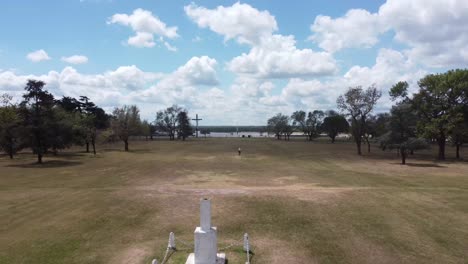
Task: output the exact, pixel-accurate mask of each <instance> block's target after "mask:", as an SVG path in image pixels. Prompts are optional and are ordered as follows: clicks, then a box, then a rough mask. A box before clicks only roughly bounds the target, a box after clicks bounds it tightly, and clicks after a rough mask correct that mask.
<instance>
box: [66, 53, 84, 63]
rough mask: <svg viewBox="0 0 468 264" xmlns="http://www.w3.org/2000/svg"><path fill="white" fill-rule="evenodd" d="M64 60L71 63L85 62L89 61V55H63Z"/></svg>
mask: <svg viewBox="0 0 468 264" xmlns="http://www.w3.org/2000/svg"><path fill="white" fill-rule="evenodd" d="M62 61H64V62H67V63H70V64H84V63H87V62H88V57H86V56H83V55H73V56H70V57H62Z"/></svg>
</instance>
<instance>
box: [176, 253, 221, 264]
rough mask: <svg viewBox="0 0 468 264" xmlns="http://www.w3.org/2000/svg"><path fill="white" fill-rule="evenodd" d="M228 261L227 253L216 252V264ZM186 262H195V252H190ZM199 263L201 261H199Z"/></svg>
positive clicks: (186, 263) (193, 263) (187, 263)
mask: <svg viewBox="0 0 468 264" xmlns="http://www.w3.org/2000/svg"><path fill="white" fill-rule="evenodd" d="M225 263H226V254H225V253H218V254H216V264H225ZM185 264H195V254H194V253H190V255H189V256H188V258H187V261H186V262H185ZM197 264H199V263H197ZM200 264H211V263H200Z"/></svg>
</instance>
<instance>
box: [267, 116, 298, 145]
mask: <svg viewBox="0 0 468 264" xmlns="http://www.w3.org/2000/svg"><path fill="white" fill-rule="evenodd" d="M267 123H268V125H267V126H268V131H270V132H272V133H274V134H275V136H276V138H277V139H278V140H279V139H281V136H282V135H284V139H285V140H286V139H289V136H290V135H291V134H292V126H291V125H290V124H289V123H290V118H289V117H288V116H286V115H283V114H281V113H278V114H277V115H275V116H273V117H271V118H270V119H268V122H267Z"/></svg>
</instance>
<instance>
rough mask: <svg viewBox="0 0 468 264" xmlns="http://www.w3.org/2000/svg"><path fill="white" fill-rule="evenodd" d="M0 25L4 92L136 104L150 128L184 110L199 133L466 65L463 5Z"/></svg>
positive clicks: (32, 7)
mask: <svg viewBox="0 0 468 264" xmlns="http://www.w3.org/2000/svg"><path fill="white" fill-rule="evenodd" d="M409 2H410V3H409ZM0 25H1V26H0V29H1V30H0V32H1V35H0V93H4V92H6V93H9V94H12V95H14V96H15V97H16V98H17V99H18V98H19V96H20V94H21V92H22V89H23V87H24V84H25V81H26V80H27V79H28V78H37V79H43V80H44V81H45V82H47V83H48V85H47V89H49V90H50V91H51V92H53V93H54V95H56V96H57V97H60V96H63V95H68V96H79V95H82V94H83V95H87V96H88V97H90V98H91V99H92V100H94V101H95V102H96V103H98V104H100V105H102V106H103V107H105V109H106V110H107V111H111V110H112V109H113V108H114V107H116V106H121V105H123V104H137V105H138V106H139V107H140V108H141V114H142V117H143V118H146V119H148V120H150V121H152V120H153V119H154V116H155V113H156V111H158V110H160V109H163V108H165V107H167V106H170V105H171V104H179V105H182V106H184V107H186V108H187V109H188V110H189V112H190V113H191V114H192V115H194V114H195V113H199V114H200V115H202V116H203V117H204V123H205V124H225V125H241V124H244V125H257V124H264V123H265V122H266V119H267V118H268V117H269V116H272V115H274V114H275V113H277V112H283V113H287V114H290V113H291V112H292V111H294V110H298V109H303V110H306V111H310V110H314V109H322V110H326V109H333V108H336V106H335V100H336V97H337V96H338V95H339V94H341V93H343V92H344V91H345V90H346V88H348V87H349V86H357V85H361V86H363V87H367V86H370V85H372V84H376V86H377V87H378V88H380V89H382V91H383V92H384V94H385V93H386V92H387V91H388V89H389V87H391V85H392V84H393V83H396V82H397V81H400V80H406V81H408V82H410V83H411V84H412V88H413V89H416V82H417V80H418V79H419V78H421V77H422V76H424V74H427V73H431V72H440V71H445V70H447V69H451V68H458V67H464V66H465V65H467V62H468V48H467V46H468V45H467V44H468V33H467V32H468V28H467V26H466V25H468V4H467V1H461V0H449V1H442V0H430V1H423V0H415V1H405V0H387V1H288V2H285V1H266V0H263V1H242V2H237V1H155V0H153V1H149V0H148V1H118V0H81V1H80V0H76V1H72V0H67V1H58V0H57V1H21V0H20V1H9V0H7V1H3V2H2V8H1V9H0ZM390 105H391V102H390V101H389V100H388V97H384V98H382V99H381V101H380V102H379V106H378V107H377V111H385V110H387V109H388V108H389V107H390Z"/></svg>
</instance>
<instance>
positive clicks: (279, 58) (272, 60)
mask: <svg viewBox="0 0 468 264" xmlns="http://www.w3.org/2000/svg"><path fill="white" fill-rule="evenodd" d="M228 69H229V70H231V71H232V72H235V73H237V74H244V75H250V76H253V77H258V78H289V77H299V76H308V77H317V76H325V75H332V74H334V73H335V72H336V71H337V70H338V67H337V65H336V61H335V60H334V58H333V57H332V56H331V55H330V54H329V53H327V52H314V51H313V50H311V49H298V48H297V47H296V41H295V40H294V37H293V36H282V35H271V36H267V37H265V38H263V39H262V41H261V43H260V44H259V45H256V46H253V47H252V49H251V50H250V52H249V53H247V54H245V53H244V54H242V55H240V56H238V57H235V58H234V59H232V60H231V61H230V62H229V63H228Z"/></svg>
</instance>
